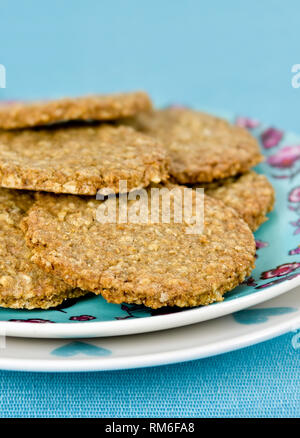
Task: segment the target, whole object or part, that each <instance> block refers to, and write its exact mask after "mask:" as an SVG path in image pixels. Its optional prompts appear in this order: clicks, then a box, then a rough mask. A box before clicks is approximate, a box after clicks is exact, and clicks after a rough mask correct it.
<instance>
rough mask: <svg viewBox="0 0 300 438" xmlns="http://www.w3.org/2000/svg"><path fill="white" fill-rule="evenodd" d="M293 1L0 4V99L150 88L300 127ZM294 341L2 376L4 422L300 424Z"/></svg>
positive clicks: (160, 98)
mask: <svg viewBox="0 0 300 438" xmlns="http://www.w3.org/2000/svg"><path fill="white" fill-rule="evenodd" d="M299 13H300V5H299V2H298V1H297V0H289V1H287V2H282V1H280V0H264V1H263V2H262V1H258V0H255V1H252V2H248V3H247V2H241V1H239V0H227V1H226V2H225V1H223V0H218V1H217V0H209V1H197V0H186V1H184V2H183V1H181V0H172V1H171V0H169V1H168V0H165V1H161V0H152V1H151V2H141V1H138V0H128V1H126V2H123V1H122V0H118V1H111V2H97V1H96V0H86V1H85V2H81V1H77V0H75V1H72V2H71V1H65V2H61V1H58V0H52V1H51V2H48V3H46V2H39V1H37V0H36V1H33V0H28V1H27V2H19V1H16V0H9V1H5V0H4V1H1V10H0V41H1V50H0V64H3V65H5V67H6V73H7V88H6V89H0V99H2V98H3V99H14V98H40V97H52V96H53V97H54V96H56V95H57V96H61V95H71V94H73V95H76V94H83V93H88V92H97V91H98V92H108V91H117V90H130V89H139V88H142V89H146V90H148V91H149V92H150V94H151V95H152V96H153V98H154V100H155V101H156V103H157V104H164V103H168V102H181V103H188V104H193V103H194V104H195V103H196V104H198V105H199V104H200V105H203V107H210V108H212V109H214V108H215V109H227V110H229V111H231V112H235V113H238V114H242V115H243V114H244V115H250V116H255V117H257V118H259V119H261V120H265V121H270V122H272V123H274V124H275V125H277V126H280V127H281V128H283V129H292V130H295V131H297V130H298V131H300V126H299V113H300V111H299V108H300V89H294V88H292V86H291V78H292V73H291V68H292V65H293V64H297V63H300V54H299V35H298V34H297V32H298V28H299ZM292 336H293V335H292V334H287V335H285V336H282V337H280V338H278V339H276V340H272V341H269V342H266V343H264V344H260V345H257V346H253V347H250V348H247V349H244V350H241V351H236V352H233V353H228V354H225V355H222V356H218V357H214V358H210V359H205V360H201V361H195V362H191V363H185V364H179V365H172V366H166V367H158V368H151V369H141V370H131V371H123V372H109V373H108V372H105V373H91V374H31V373H14V372H0V416H1V417H11V416H12V417H18V416H20V417H45V416H50V417H55V416H57V417H65V416H66V417H95V416H161V417H164V416H196V417H221V416H228V417H231V416H233V417H241V416H245V417H252V416H258V417H261V416H267V417H270V416H275V417H297V416H299V414H300V400H299V389H300V388H299V381H300V379H299V377H300V376H299V354H300V353H299V351H300V350H295V349H293V347H292V345H291V338H292Z"/></svg>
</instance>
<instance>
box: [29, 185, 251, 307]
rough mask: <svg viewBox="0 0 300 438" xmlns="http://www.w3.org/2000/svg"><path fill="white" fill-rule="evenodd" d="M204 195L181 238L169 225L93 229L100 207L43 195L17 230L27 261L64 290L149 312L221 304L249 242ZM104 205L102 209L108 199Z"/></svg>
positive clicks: (244, 267)
mask: <svg viewBox="0 0 300 438" xmlns="http://www.w3.org/2000/svg"><path fill="white" fill-rule="evenodd" d="M177 187H178V186H177ZM178 188H179V187H178ZM149 190H151V189H150V188H148V193H149ZM179 190H184V188H183V187H181V188H179ZM190 193H192V195H193V196H194V195H195V191H191V192H190ZM176 196H178V194H177V195H176ZM204 197H205V202H204V232H203V233H202V234H187V233H186V229H187V227H188V225H187V224H186V223H175V221H174V220H171V221H170V223H162V221H160V222H159V223H152V224H151V222H147V223H146V224H137V223H132V222H131V223H126V224H125V223H119V222H118V221H117V223H113V224H109V223H100V222H99V220H97V218H98V219H99V216H97V209H98V207H99V206H103V203H100V202H98V201H95V200H93V199H91V198H90V199H88V198H85V199H83V198H80V197H75V196H55V195H49V194H40V195H38V197H37V201H36V203H35V204H34V205H33V206H32V208H31V209H30V210H29V213H28V216H27V217H26V218H25V219H24V221H23V223H22V229H23V231H24V232H25V235H26V241H27V244H28V245H29V246H30V248H31V250H32V252H33V260H34V262H35V263H37V265H39V266H40V267H41V268H43V269H44V270H46V271H47V272H51V273H55V275H57V276H58V277H60V278H62V279H63V280H64V281H66V282H67V283H69V284H70V285H71V286H72V287H79V288H83V289H87V290H89V291H92V292H96V293H101V294H102V295H103V296H104V297H105V298H106V299H107V300H108V301H109V302H112V303H122V302H126V303H137V304H145V305H146V306H149V307H152V308H154V309H155V308H159V307H162V306H167V305H169V306H175V305H176V306H180V307H192V306H198V305H206V304H210V303H212V302H214V301H221V300H222V299H223V298H222V297H223V294H224V293H225V292H227V291H229V290H231V289H233V288H234V287H235V286H237V285H238V284H240V283H241V282H243V280H244V278H245V277H246V276H247V275H249V274H250V272H251V270H252V269H253V267H254V254H255V243H254V238H253V235H252V233H251V231H250V229H249V227H248V225H247V224H246V223H245V222H244V221H243V220H242V219H240V217H239V216H238V214H237V213H236V212H235V211H234V210H233V209H231V208H228V207H226V206H224V204H223V203H222V202H220V201H218V200H216V199H213V198H211V197H209V196H204ZM171 199H173V200H174V199H175V195H174V196H173V197H172V196H171ZM193 200H194V203H195V196H194V197H193ZM104 202H105V203H106V204H105V205H104V206H105V207H108V204H107V203H108V202H112V201H111V200H110V201H104ZM135 202H137V201H131V203H130V204H129V206H128V208H129V207H130V206H131V207H130V208H132V206H134V207H135V206H136V204H135Z"/></svg>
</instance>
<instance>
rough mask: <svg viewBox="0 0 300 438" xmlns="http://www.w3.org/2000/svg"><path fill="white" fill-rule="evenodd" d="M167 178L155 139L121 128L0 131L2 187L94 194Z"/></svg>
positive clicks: (162, 158) (160, 150)
mask: <svg viewBox="0 0 300 438" xmlns="http://www.w3.org/2000/svg"><path fill="white" fill-rule="evenodd" d="M167 177H168V158H167V156H166V153H165V151H164V150H162V148H161V145H160V144H159V142H158V141H157V140H155V139H153V138H151V137H149V136H146V135H144V134H142V133H139V132H137V131H135V130H134V129H132V128H130V127H126V126H121V127H115V126H110V125H100V126H84V127H74V126H72V127H68V128H66V127H65V128H59V129H57V128H51V129H31V130H24V131H13V132H9V131H1V132H0V185H1V186H2V187H6V188H14V189H26V190H41V191H48V192H54V193H71V194H80V195H95V194H96V193H97V191H98V189H100V188H104V187H108V188H110V189H111V190H113V191H114V192H118V191H119V181H120V180H126V181H127V187H128V190H131V189H133V188H136V187H145V186H147V185H148V184H150V183H151V182H153V181H154V182H159V181H161V180H164V179H166V178H167Z"/></svg>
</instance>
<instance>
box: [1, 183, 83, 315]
mask: <svg viewBox="0 0 300 438" xmlns="http://www.w3.org/2000/svg"><path fill="white" fill-rule="evenodd" d="M32 203H33V197H32V195H31V194H29V193H22V192H18V191H14V190H6V189H0V207H1V208H0V210H1V212H0V239H1V245H0V306H1V307H9V308H13V309H21V308H22V309H34V308H41V309H47V308H49V307H54V306H57V305H59V304H61V303H62V302H63V301H64V300H65V299H67V298H74V297H79V296H81V295H84V294H86V292H84V291H83V290H80V289H74V288H72V287H71V286H69V285H68V284H66V283H64V282H63V281H61V280H59V279H57V278H55V277H54V276H53V275H51V274H47V273H45V272H44V271H43V270H42V269H40V268H39V267H38V266H36V265H35V264H34V263H33V262H32V261H31V260H30V258H31V253H30V250H29V249H28V247H27V246H26V244H25V240H24V236H23V233H22V231H21V229H20V227H19V225H20V221H21V219H22V218H23V215H24V214H25V212H26V211H27V210H28V208H30V206H31V205H32Z"/></svg>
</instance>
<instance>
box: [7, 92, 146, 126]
mask: <svg viewBox="0 0 300 438" xmlns="http://www.w3.org/2000/svg"><path fill="white" fill-rule="evenodd" d="M149 109H151V101H150V98H149V96H148V95H147V94H146V93H144V92H133V93H122V94H111V95H95V96H85V97H73V98H71V97H70V98H63V99H57V100H49V101H44V102H43V101H42V102H28V103H14V104H5V105H0V128H2V129H16V128H28V127H33V126H42V125H47V124H51V123H58V122H66V121H70V120H115V119H119V118H120V117H128V116H133V115H135V114H136V113H138V112H140V111H148V110H149Z"/></svg>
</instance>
